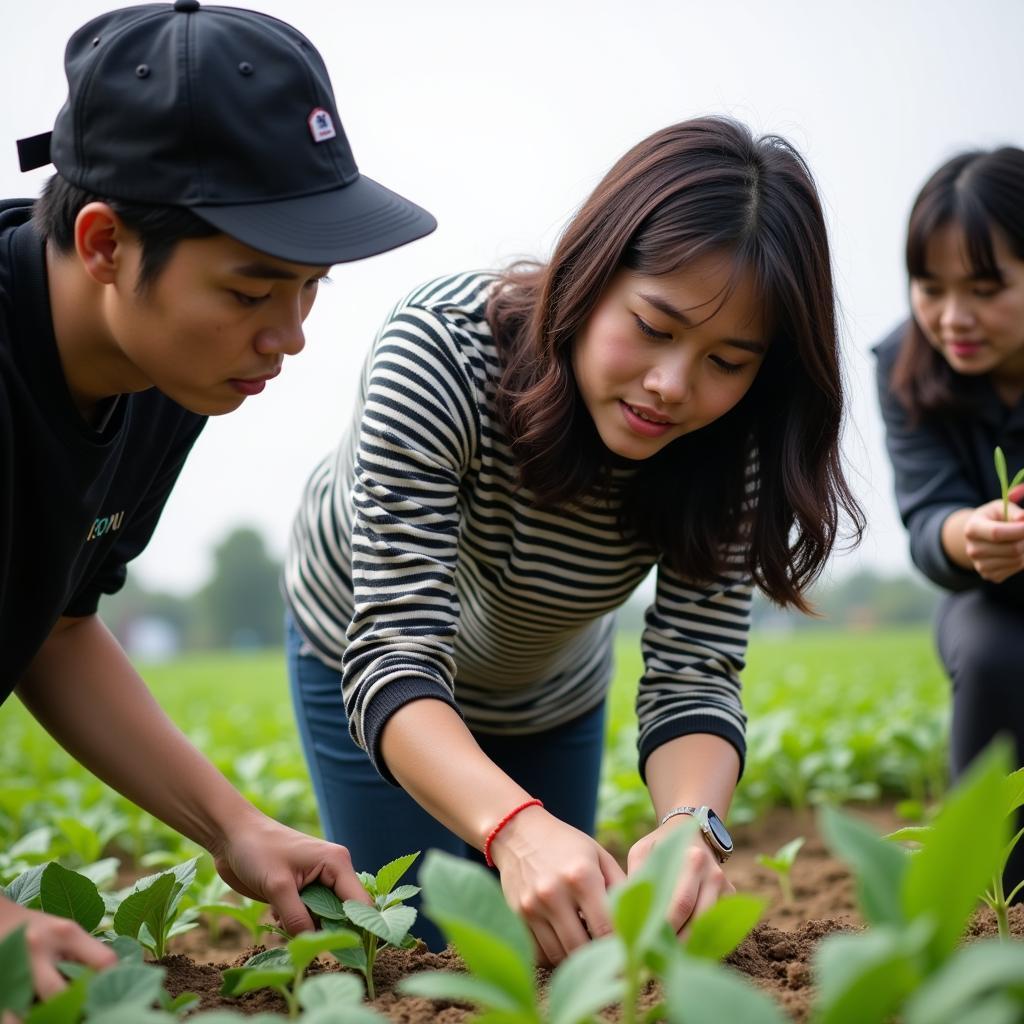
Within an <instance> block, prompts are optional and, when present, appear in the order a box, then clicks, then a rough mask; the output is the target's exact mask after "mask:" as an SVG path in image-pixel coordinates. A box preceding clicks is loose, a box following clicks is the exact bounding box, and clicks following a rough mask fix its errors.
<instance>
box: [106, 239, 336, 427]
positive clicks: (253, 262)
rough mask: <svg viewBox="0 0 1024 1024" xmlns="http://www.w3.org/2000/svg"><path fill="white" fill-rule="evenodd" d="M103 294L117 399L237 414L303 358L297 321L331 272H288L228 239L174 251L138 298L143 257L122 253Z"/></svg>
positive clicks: (292, 266) (289, 267)
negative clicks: (146, 391)
mask: <svg viewBox="0 0 1024 1024" xmlns="http://www.w3.org/2000/svg"><path fill="white" fill-rule="evenodd" d="M122 252H123V254H124V255H123V264H122V266H121V269H120V272H119V273H118V275H117V280H116V281H115V282H114V283H113V284H112V286H111V287H110V288H108V289H105V292H104V320H105V323H106V327H107V330H108V331H109V333H110V336H111V338H112V339H113V341H114V344H115V345H116V347H117V349H118V350H119V353H120V357H121V359H122V361H123V363H124V369H125V371H126V376H127V377H128V378H130V379H129V380H128V381H127V382H126V383H128V384H129V386H122V387H120V388H118V390H123V391H134V390H141V389H143V388H146V387H150V386H152V387H156V388H158V389H159V390H160V391H162V392H163V393H164V394H166V395H167V396H168V397H169V398H172V399H173V400H174V401H176V402H178V403H179V404H180V405H182V406H184V407H185V408H186V409H189V410H191V411H192V412H196V413H200V414H203V415H209V416H218V415H220V414H222V413H226V412H232V411H233V410H235V409H237V408H238V407H239V406H240V405H241V404H242V402H244V401H245V399H246V398H248V397H251V396H254V395H258V394H259V393H260V392H261V391H262V390H263V389H264V387H266V385H267V383H268V382H269V381H270V380H272V379H273V378H274V377H276V376H277V375H278V374H279V373H280V372H281V366H282V363H283V362H284V357H285V356H289V355H295V354H297V353H298V352H301V351H302V348H303V346H304V344H305V339H304V337H303V333H302V324H303V321H304V320H305V319H306V317H307V316H308V314H309V311H310V309H311V307H312V305H313V300H314V298H315V297H316V292H317V285H318V283H319V282H320V281H321V280H322V279H323V277H324V275H325V274H326V272H327V270H328V269H329V268H327V267H314V266H305V265H303V264H299V263H288V262H286V261H284V260H279V259H275V258H274V257H271V256H267V255H265V254H263V253H261V252H258V251H257V250H255V249H252V248H250V247H249V246H247V245H243V244H242V243H241V242H238V241H235V239H233V238H230V237H228V236H227V235H214V236H213V237H210V238H193V239H186V240H184V241H182V242H179V243H178V244H177V246H176V247H175V249H174V251H173V253H172V255H171V257H170V259H169V260H168V262H167V264H166V265H165V266H164V268H163V269H162V270H161V271H160V273H159V274H158V275H157V277H156V278H155V279H154V280H152V281H151V282H149V284H148V285H147V286H146V287H145V288H144V289H143V290H142V291H139V290H138V288H137V287H136V282H137V281H138V268H139V261H140V257H141V248H140V246H139V244H138V243H137V242H134V241H130V242H128V243H127V244H126V245H125V246H124V249H123V250H122Z"/></svg>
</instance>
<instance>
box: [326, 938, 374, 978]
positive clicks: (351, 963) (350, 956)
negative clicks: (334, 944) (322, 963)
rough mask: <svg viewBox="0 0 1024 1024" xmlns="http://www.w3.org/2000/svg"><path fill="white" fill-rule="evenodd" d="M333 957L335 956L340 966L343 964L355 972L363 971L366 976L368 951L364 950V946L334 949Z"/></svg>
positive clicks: (332, 951)
mask: <svg viewBox="0 0 1024 1024" xmlns="http://www.w3.org/2000/svg"><path fill="white" fill-rule="evenodd" d="M331 956H333V957H334V959H335V960H337V961H338V963H339V964H343V965H344V966H345V967H351V968H352V970H354V971H362V973H363V974H366V950H365V949H363V947H362V945H359V946H353V947H352V948H351V949H332V950H331Z"/></svg>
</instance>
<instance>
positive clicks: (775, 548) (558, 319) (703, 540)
mask: <svg viewBox="0 0 1024 1024" xmlns="http://www.w3.org/2000/svg"><path fill="white" fill-rule="evenodd" d="M711 253H715V254H719V253H725V254H731V256H732V260H733V284H735V283H736V281H737V280H738V277H739V276H740V275H741V274H747V273H750V274H752V275H753V280H754V282H755V287H756V291H757V294H758V295H759V296H760V299H761V301H762V306H763V314H764V319H765V322H766V324H767V325H768V330H769V340H770V344H769V347H768V353H767V355H766V357H765V360H764V362H763V364H762V366H761V368H760V370H759V371H758V373H757V376H756V378H755V380H754V383H753V384H752V385H751V387H750V389H749V391H748V392H747V393H746V395H745V396H744V397H743V399H742V400H741V401H740V402H739V403H738V404H737V405H736V406H734V407H733V408H732V409H731V410H730V411H729V412H728V413H726V414H725V415H724V416H722V417H720V418H719V419H718V420H716V421H715V422H713V423H711V424H709V425H708V426H706V427H704V428H702V429H701V430H698V431H695V432H694V433H692V434H686V435H683V436H682V437H680V438H678V439H677V440H675V441H673V442H672V443H671V444H669V445H667V446H666V447H665V448H663V449H662V450H661V451H660V452H658V453H657V454H656V455H654V456H652V457H651V458H649V459H646V460H644V461H643V462H641V463H639V465H638V467H637V469H636V475H635V477H633V478H632V479H631V480H630V482H629V485H628V490H627V494H626V497H625V500H624V504H623V513H622V515H623V526H624V528H626V529H628V530H631V531H634V532H635V533H636V534H637V535H638V536H639V537H641V538H642V539H644V540H646V541H648V542H650V543H651V544H653V545H655V546H656V548H657V549H658V550H659V552H660V553H661V555H662V557H663V558H664V559H666V561H667V562H668V563H669V564H670V565H672V566H673V567H674V568H675V569H676V570H677V571H679V572H680V573H682V574H683V575H685V576H686V577H688V578H690V579H694V580H708V579H711V578H713V577H715V576H718V575H721V574H722V573H723V572H725V571H726V570H728V569H735V568H737V567H740V568H744V569H745V570H746V571H747V572H749V574H750V575H751V577H752V578H753V579H754V581H755V583H756V584H757V585H758V586H759V587H760V588H761V589H762V590H763V591H764V592H765V593H766V594H767V595H768V596H769V597H770V598H771V599H772V600H773V601H776V602H777V603H779V604H780V605H795V606H796V607H798V608H801V609H803V610H807V607H808V606H807V603H806V602H805V600H804V598H803V596H802V595H803V592H804V590H805V589H806V588H807V587H808V586H809V585H810V584H811V583H812V582H813V580H814V579H815V578H816V577H817V575H818V574H819V572H820V571H821V569H822V567H823V566H824V563H825V560H826V559H827V557H828V555H829V553H830V551H831V550H832V547H833V544H834V543H835V540H836V535H837V530H838V524H839V517H840V512H845V513H846V514H847V515H848V516H849V518H850V520H851V521H852V529H853V533H854V534H855V536H856V538H857V539H859V538H860V535H861V533H862V532H863V525H864V520H863V515H862V513H861V510H860V508H859V506H858V505H857V502H856V500H855V499H854V497H853V495H852V494H851V492H850V490H849V487H848V485H847V483H846V480H845V478H844V477H843V472H842V468H841V465H840V458H839V434H840V422H841V419H842V410H843V391H842V380H841V372H840V366H839V351H838V341H837V332H836V319H835V299H834V292H833V283H832V270H831V265H830V261H829V251H828V241H827V235H826V230H825V222H824V217H823V216H822V212H821V205H820V202H819V200H818V195H817V191H816V189H815V186H814V182H813V179H812V177H811V174H810V172H809V170H808V168H807V166H806V164H805V163H804V162H803V160H802V159H801V157H800V156H799V154H798V153H797V152H796V151H795V150H794V149H793V148H792V147H791V146H790V145H789V143H787V142H786V141H785V140H784V139H781V138H779V137H777V136H774V135H770V136H763V137H761V138H757V139H755V138H754V137H753V136H752V135H751V133H750V131H749V130H748V129H747V128H745V127H744V126H743V125H740V124H737V123H736V122H734V121H731V120H729V119H726V118H720V117H709V118H701V119H697V120H692V121H686V122H683V123H682V124H677V125H673V126H671V127H669V128H665V129H663V130H662V131H659V132H656V133H655V134H654V135H652V136H650V137H649V138H647V139H644V141H643V142H641V143H639V144H638V145H637V146H634V147H633V148H632V149H631V150H630V151H629V152H628V153H626V154H625V156H623V157H622V158H621V159H620V160H619V161H618V163H616V164H615V166H614V167H612V169H611V170H610V171H609V172H608V174H607V175H606V176H605V178H604V179H603V180H602V181H601V183H600V184H599V185H598V186H597V188H596V189H595V191H594V193H593V194H592V195H591V196H590V198H589V199H588V200H587V201H586V202H585V203H584V204H583V206H582V208H581V209H580V210H579V212H578V213H577V214H576V216H575V217H574V218H573V220H572V221H571V223H570V224H569V226H568V227H567V228H566V230H565V232H564V233H563V235H562V237H561V239H560V240H559V242H558V245H557V246H556V248H555V252H554V255H553V256H552V258H551V260H550V262H549V263H547V264H545V265H542V266H541V265H528V266H524V265H522V264H520V265H517V266H514V267H512V268H510V270H509V271H507V272H506V273H505V275H504V276H503V278H502V280H501V281H500V283H499V286H498V287H497V288H496V290H495V293H494V297H493V298H492V300H491V304H490V307H489V310H488V315H489V319H490V322H491V327H492V329H493V330H494V333H495V337H496V339H497V341H498V344H499V346H500V348H501V349H502V351H503V354H504V357H505V367H504V375H503V379H502V382H501V390H500V392H499V407H500V414H501V416H502V420H503V423H504V426H505V429H506V431H507V433H508V436H509V438H510V441H511V444H512V448H513V452H514V454H515V456H516V459H517V463H518V465H519V467H520V475H521V481H522V483H523V485H524V486H525V487H527V488H529V489H530V490H532V491H533V493H534V495H535V498H536V501H537V502H538V503H539V504H542V505H557V504H562V503H565V502H571V501H574V500H578V499H580V498H581V497H583V496H584V495H587V494H593V493H595V492H600V491H601V490H602V488H603V487H604V486H606V485H607V482H608V480H609V476H610V469H611V466H612V465H613V464H614V461H615V460H614V457H613V456H611V454H610V453H609V452H608V451H607V449H605V448H604V446H603V445H602V443H601V441H600V438H599V436H598V434H597V430H596V428H595V427H594V424H593V421H592V420H591V418H590V416H589V414H588V413H587V410H586V407H585V406H584V404H583V401H582V399H581V397H580V395H579V392H578V390H577V386H576V380H575V377H574V375H573V372H572V367H571V348H572V343H573V339H574V338H575V336H576V334H577V332H578V331H579V330H580V328H581V327H582V325H583V324H584V322H585V321H586V319H587V317H588V316H589V315H590V312H591V311H592V310H593V308H594V306H595V305H596V304H597V301H598V299H599V298H600V296H601V294H602V292H603V291H604V289H605V288H606V287H607V286H608V282H609V281H610V280H611V278H612V276H613V274H614V273H615V272H616V271H617V270H618V269H619V268H620V267H625V268H627V269H630V270H633V271H636V272H637V273H640V274H645V275H658V274H666V273H670V272H673V271H676V270H678V269H679V268H681V267H683V266H685V265H687V264H688V263H690V262H691V261H693V260H696V259H698V258H700V257H702V256H704V255H707V254H711ZM726 297H727V296H726ZM723 301H725V299H724V298H723ZM752 448H753V449H754V450H755V452H756V456H755V458H754V461H753V462H752V461H751V449H752ZM751 473H752V477H751ZM749 482H753V483H754V485H755V486H756V488H757V500H756V503H750V502H748V501H746V500H745V498H746V491H745V486H746V484H747V483H749ZM752 505H753V507H751V506H752ZM737 542H741V543H742V544H743V545H744V550H745V554H744V556H743V562H744V564H742V565H740V566H737V564H736V562H735V561H733V559H732V558H731V557H730V555H729V551H728V549H729V548H730V547H731V546H732V545H734V544H735V543H737Z"/></svg>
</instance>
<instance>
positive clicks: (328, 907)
mask: <svg viewBox="0 0 1024 1024" xmlns="http://www.w3.org/2000/svg"><path fill="white" fill-rule="evenodd" d="M299 895H300V896H301V897H302V902H303V903H305V904H306V906H307V907H309V909H310V910H312V911H313V913H314V914H316V916H317V917H319V918H321V919H322V920H324V921H347V920H348V918H347V917H346V916H345V904H344V901H342V900H340V899H339V898H338V897H337V896H336V895H335V894H334V892H333V891H332V890H331V889H328V888H327V886H326V885H321V884H320V883H319V882H314V883H313V884H312V885H307V886H306V888H305V889H303V890H302V892H301V893H299Z"/></svg>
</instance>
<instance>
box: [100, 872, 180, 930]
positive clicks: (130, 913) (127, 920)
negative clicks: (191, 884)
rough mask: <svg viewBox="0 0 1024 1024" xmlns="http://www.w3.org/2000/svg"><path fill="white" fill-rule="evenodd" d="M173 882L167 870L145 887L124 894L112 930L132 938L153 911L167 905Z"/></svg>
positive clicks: (171, 875) (172, 877) (172, 876)
mask: <svg viewBox="0 0 1024 1024" xmlns="http://www.w3.org/2000/svg"><path fill="white" fill-rule="evenodd" d="M175 884H176V882H175V880H174V875H173V874H171V873H170V872H168V873H167V874H164V875H160V876H158V877H157V878H156V879H155V880H154V881H153V882H152V883H150V884H148V885H147V886H146V887H145V888H143V889H140V890H138V891H136V892H133V893H131V894H130V895H128V896H126V897H125V898H124V899H123V900H122V901H121V905H120V906H119V907H118V908H117V913H116V914H115V915H114V931H115V932H117V934H118V935H128V936H129V937H131V938H133V939H134V938H135V937H136V936H137V935H138V934H139V929H140V928H141V927H142V925H143V924H144V923H146V922H147V921H148V920H149V919H150V918H151V916H152V915H153V913H154V911H159V910H160V908H162V907H164V908H165V907H166V906H167V904H168V902H169V901H170V899H171V894H172V892H173V890H174V887H175Z"/></svg>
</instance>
